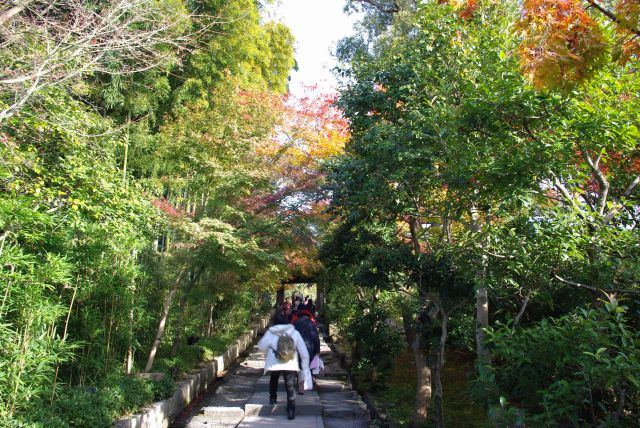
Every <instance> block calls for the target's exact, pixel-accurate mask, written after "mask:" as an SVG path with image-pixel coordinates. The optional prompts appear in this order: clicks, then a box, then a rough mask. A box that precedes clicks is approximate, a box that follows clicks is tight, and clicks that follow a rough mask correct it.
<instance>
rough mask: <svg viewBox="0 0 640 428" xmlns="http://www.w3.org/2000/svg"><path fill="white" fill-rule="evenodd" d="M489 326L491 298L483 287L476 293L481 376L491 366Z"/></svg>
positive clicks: (477, 339)
mask: <svg viewBox="0 0 640 428" xmlns="http://www.w3.org/2000/svg"><path fill="white" fill-rule="evenodd" d="M488 326H489V297H488V295H487V289H486V288H485V287H481V288H479V289H478V290H477V291H476V351H477V353H478V362H479V363H480V365H479V370H480V374H481V375H483V374H486V373H487V369H488V368H489V366H490V365H491V352H490V351H489V349H488V348H487V346H486V344H485V339H486V335H485V333H484V329H485V328H487V327H488Z"/></svg>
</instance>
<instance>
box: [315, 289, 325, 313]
mask: <svg viewBox="0 0 640 428" xmlns="http://www.w3.org/2000/svg"><path fill="white" fill-rule="evenodd" d="M315 304H316V312H317V313H318V318H321V319H324V284H322V283H317V284H316V300H315Z"/></svg>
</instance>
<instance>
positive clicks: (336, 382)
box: [172, 336, 371, 428]
mask: <svg viewBox="0 0 640 428" xmlns="http://www.w3.org/2000/svg"><path fill="white" fill-rule="evenodd" d="M320 357H321V358H322V360H323V361H324V363H325V375H324V376H323V377H317V378H316V388H315V389H314V390H313V391H305V393H304V394H303V395H298V396H297V397H296V418H295V419H294V420H292V421H290V420H288V419H287V416H286V415H287V413H286V395H287V394H286V392H285V389H284V382H283V381H282V379H280V383H279V385H278V404H276V405H274V406H272V405H270V404H269V376H268V375H266V376H265V375H263V367H264V354H263V353H262V352H260V351H259V350H258V349H257V348H256V347H255V346H254V348H253V349H252V351H251V352H250V353H249V355H248V356H247V357H246V358H245V359H244V360H242V361H241V362H240V363H236V364H235V365H234V366H232V367H230V368H229V371H228V372H227V374H225V376H224V378H223V381H222V382H220V383H219V385H218V386H217V387H215V386H214V387H213V388H211V391H210V392H208V393H207V394H206V395H205V396H204V397H202V398H201V399H200V400H199V403H198V405H197V406H194V408H193V409H191V410H190V411H189V412H187V414H183V415H181V416H180V417H179V418H178V419H177V420H176V421H174V423H173V424H172V426H173V427H186V428H231V427H241V428H252V427H256V428H260V427H265V428H266V427H304V428H368V427H370V426H371V424H370V421H369V411H368V410H367V408H366V405H365V404H364V403H363V402H362V400H361V399H360V397H359V396H358V394H357V393H356V392H355V391H353V390H352V389H351V385H350V383H349V379H348V374H347V372H346V371H345V370H344V369H343V368H342V367H341V366H340V360H339V359H338V358H337V356H336V355H335V354H334V353H333V352H332V351H331V348H329V346H328V345H327V343H326V342H325V338H324V337H323V336H321V348H320ZM180 420H182V421H183V422H180Z"/></svg>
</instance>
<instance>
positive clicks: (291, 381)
mask: <svg viewBox="0 0 640 428" xmlns="http://www.w3.org/2000/svg"><path fill="white" fill-rule="evenodd" d="M280 374H282V377H284V386H285V387H286V388H287V409H295V408H296V374H298V372H296V371H293V370H277V371H272V372H271V379H270V380H269V398H277V396H278V394H277V391H278V379H280Z"/></svg>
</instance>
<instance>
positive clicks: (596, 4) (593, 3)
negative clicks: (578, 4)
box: [586, 0, 640, 36]
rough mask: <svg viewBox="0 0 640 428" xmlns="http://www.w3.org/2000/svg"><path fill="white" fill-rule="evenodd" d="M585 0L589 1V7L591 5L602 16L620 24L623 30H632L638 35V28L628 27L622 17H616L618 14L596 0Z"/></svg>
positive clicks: (639, 34)
mask: <svg viewBox="0 0 640 428" xmlns="http://www.w3.org/2000/svg"><path fill="white" fill-rule="evenodd" d="M586 1H587V3H589V5H590V6H591V7H593V8H594V9H596V10H598V11H599V12H600V13H602V14H603V15H604V16H606V17H607V18H609V19H610V20H611V21H613V22H615V23H616V24H618V25H619V26H621V27H622V28H624V29H625V30H627V31H630V32H632V33H633V34H635V35H636V36H640V30H638V29H637V28H632V27H630V26H629V25H628V24H627V23H626V22H624V21H623V20H622V19H620V18H618V16H617V15H616V14H615V13H613V12H612V11H610V10H609V9H607V8H606V7H604V6H603V5H601V4H600V3H599V2H597V1H596V0H586Z"/></svg>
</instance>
